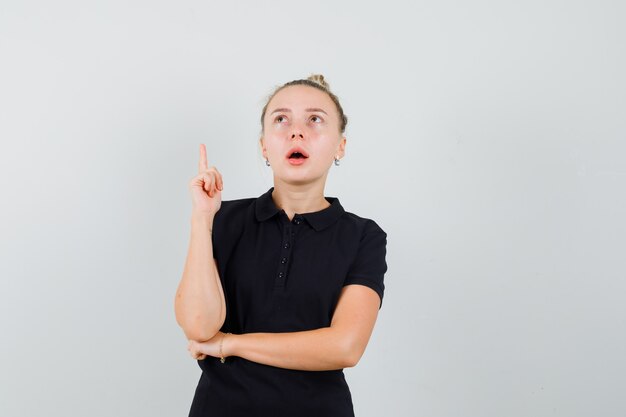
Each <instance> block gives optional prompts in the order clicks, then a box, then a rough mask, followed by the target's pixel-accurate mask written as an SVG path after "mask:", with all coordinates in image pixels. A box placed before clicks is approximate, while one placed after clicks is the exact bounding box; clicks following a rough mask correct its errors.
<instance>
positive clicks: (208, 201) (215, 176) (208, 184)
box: [189, 143, 224, 216]
mask: <svg viewBox="0 0 626 417" xmlns="http://www.w3.org/2000/svg"><path fill="white" fill-rule="evenodd" d="M223 189H224V182H223V181H222V174H220V173H219V171H218V170H217V168H215V167H214V166H212V167H211V168H209V167H208V163H207V157H206V146H205V145H204V144H203V143H201V144H200V162H199V163H198V175H197V176H196V177H194V178H193V179H192V180H191V181H190V183H189V190H190V192H191V198H192V203H193V210H194V211H197V212H202V213H206V214H209V215H212V216H213V215H215V213H217V211H218V210H219V209H220V207H221V205H222V190H223Z"/></svg>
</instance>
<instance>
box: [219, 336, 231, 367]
mask: <svg viewBox="0 0 626 417" xmlns="http://www.w3.org/2000/svg"><path fill="white" fill-rule="evenodd" d="M226 334H231V333H226ZM226 334H225V335H224V336H222V340H220V362H222V363H224V362H226V358H224V354H223V353H222V344H223V343H224V339H226Z"/></svg>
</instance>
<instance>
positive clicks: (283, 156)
mask: <svg viewBox="0 0 626 417" xmlns="http://www.w3.org/2000/svg"><path fill="white" fill-rule="evenodd" d="M276 109H287V110H288V111H287V110H281V111H278V112H275V110H276ZM310 109H320V110H315V111H311V110H310ZM339 126H340V124H339V114H338V112H337V109H336V107H335V104H334V102H333V101H332V99H331V98H330V97H329V96H328V95H327V94H326V93H324V92H323V91H320V90H318V89H316V88H313V87H310V86H304V85H296V86H289V87H286V88H284V89H282V90H281V91H280V92H278V93H277V94H276V95H275V96H274V97H273V98H272V100H271V101H270V103H269V104H268V106H267V112H266V114H265V117H264V129H263V135H262V136H261V138H260V140H259V145H260V148H261V152H262V154H263V157H264V158H267V159H268V160H269V161H270V166H271V168H272V171H273V176H274V191H273V193H272V199H273V200H274V203H275V204H276V205H277V207H279V208H282V209H283V210H284V211H285V213H286V214H287V216H288V217H289V219H292V218H293V216H294V214H295V213H308V212H315V211H320V210H323V209H324V208H326V207H328V206H329V205H330V204H329V203H328V201H327V200H326V199H325V198H324V186H325V184H326V178H327V176H328V172H329V169H330V167H331V166H332V164H333V162H334V158H335V157H337V158H339V159H341V158H343V156H344V155H345V145H346V137H345V136H343V135H342V133H341V132H340V129H339ZM294 145H298V146H300V147H302V148H304V149H305V150H306V151H307V152H308V154H309V158H308V159H307V160H306V161H305V162H304V163H303V164H302V165H297V166H294V165H291V164H290V163H289V161H288V159H287V153H288V152H289V150H290V149H291V148H292V147H293V146H294ZM206 167H207V164H206V150H205V149H204V147H203V146H202V147H201V171H204V170H206V169H207V168H206ZM204 172H206V171H204ZM209 174H210V175H209V177H208V182H209V184H208V187H203V188H200V189H204V190H207V188H208V191H207V194H208V196H209V198H213V197H219V198H220V199H221V190H222V189H223V182H222V178H221V174H219V173H218V172H217V170H214V171H211V172H210V173H209ZM202 201H204V203H205V204H203V207H204V208H205V209H206V208H210V207H215V206H216V205H217V204H213V205H211V204H210V202H209V201H208V200H206V201H205V200H202ZM379 306H380V298H379V297H378V294H377V293H376V292H375V291H374V290H373V289H371V288H369V287H367V286H364V285H357V284H352V285H346V286H344V287H343V289H342V292H341V294H340V297H339V300H338V303H337V307H336V309H335V312H334V314H333V317H332V321H331V325H330V327H324V328H320V329H315V330H307V331H300V332H289V333H247V334H240V335H237V334H228V335H225V334H224V333H223V332H221V331H218V332H217V333H216V334H215V336H213V337H212V338H211V339H209V340H206V341H196V340H189V344H188V347H187V349H188V350H189V352H190V354H191V356H192V357H193V358H194V359H204V358H205V357H206V356H207V355H209V356H213V357H220V345H221V353H222V356H224V357H228V356H239V357H242V358H245V359H248V360H251V361H254V362H258V363H262V364H266V365H271V366H276V367H281V368H287V369H297V370H311V371H315V370H331V369H342V368H346V367H352V366H355V365H356V364H357V363H358V361H359V360H360V358H361V356H362V355H363V353H364V352H365V348H366V346H367V343H368V342H369V339H370V336H371V334H372V331H373V329H374V325H375V323H376V318H377V316H378V311H379Z"/></svg>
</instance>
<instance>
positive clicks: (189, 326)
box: [176, 315, 224, 342]
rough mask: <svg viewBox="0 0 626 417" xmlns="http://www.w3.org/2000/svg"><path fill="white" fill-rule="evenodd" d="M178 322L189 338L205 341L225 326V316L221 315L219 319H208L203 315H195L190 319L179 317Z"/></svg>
mask: <svg viewBox="0 0 626 417" xmlns="http://www.w3.org/2000/svg"><path fill="white" fill-rule="evenodd" d="M176 321H177V323H178V325H179V326H180V328H181V329H182V330H183V332H184V333H185V336H186V337H187V339H188V340H195V341H197V342H205V341H207V340H210V339H212V338H213V337H214V336H215V335H216V334H217V333H218V332H219V331H220V329H221V328H222V327H223V325H224V317H223V316H222V315H220V317H219V319H218V320H212V321H207V320H206V319H205V318H203V317H201V316H195V317H193V318H191V319H188V320H182V319H179V318H178V317H177V320H176Z"/></svg>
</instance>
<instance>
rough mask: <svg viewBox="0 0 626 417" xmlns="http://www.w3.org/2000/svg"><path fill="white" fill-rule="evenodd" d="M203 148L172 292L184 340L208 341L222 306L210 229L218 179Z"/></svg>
mask: <svg viewBox="0 0 626 417" xmlns="http://www.w3.org/2000/svg"><path fill="white" fill-rule="evenodd" d="M207 165H208V164H207V158H206V148H205V146H204V145H203V144H202V145H201V146H200V163H199V174H198V175H197V176H196V177H195V178H193V179H192V181H191V183H190V186H189V187H190V191H191V195H192V199H193V210H192V215H191V238H190V242H189V251H188V253H187V260H186V262H185V268H184V271H183V276H182V279H181V281H180V284H179V286H178V289H177V291H176V298H175V301H174V309H175V313H176V321H177V323H178V324H179V325H180V327H181V328H182V329H183V331H184V333H185V336H187V338H188V339H194V340H198V341H206V340H209V339H211V338H212V337H213V336H215V334H216V333H217V332H218V331H219V329H220V328H221V327H222V325H223V324H224V320H225V317H226V303H225V299H224V291H223V289H222V284H221V281H220V277H219V273H218V269H217V264H216V261H215V259H214V257H213V243H212V235H211V232H212V228H213V219H214V217H215V213H217V211H218V210H219V208H220V206H221V201H222V200H221V190H222V189H223V182H222V176H221V174H220V173H219V172H218V171H217V169H216V168H215V167H211V169H209V168H208V166H207Z"/></svg>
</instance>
